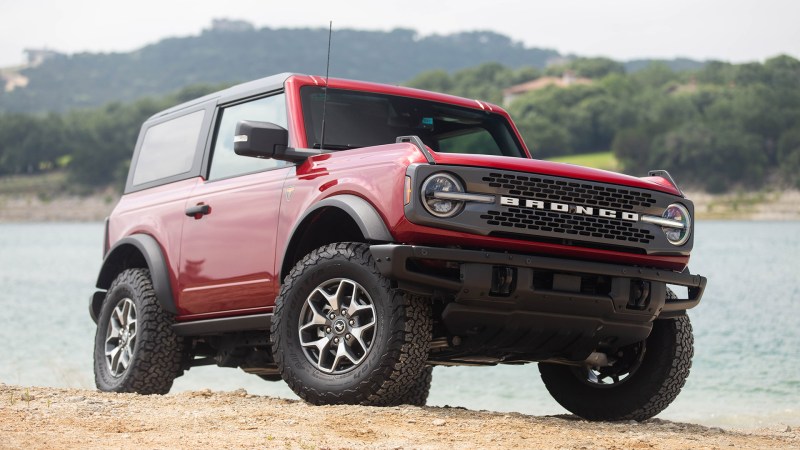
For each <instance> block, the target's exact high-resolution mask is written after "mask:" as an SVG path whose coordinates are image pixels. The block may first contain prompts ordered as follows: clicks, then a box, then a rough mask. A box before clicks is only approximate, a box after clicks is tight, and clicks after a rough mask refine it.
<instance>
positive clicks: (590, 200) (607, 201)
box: [405, 164, 693, 254]
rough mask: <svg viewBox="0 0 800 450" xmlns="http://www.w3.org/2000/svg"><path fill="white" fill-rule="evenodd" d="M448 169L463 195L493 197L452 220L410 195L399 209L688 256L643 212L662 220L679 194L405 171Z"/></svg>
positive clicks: (475, 172)
mask: <svg viewBox="0 0 800 450" xmlns="http://www.w3.org/2000/svg"><path fill="white" fill-rule="evenodd" d="M441 171H447V172H451V173H452V174H454V175H455V176H457V177H458V178H460V179H461V180H462V181H463V182H464V188H465V190H466V191H467V192H470V193H474V194H483V195H491V196H493V197H494V201H493V202H491V203H483V202H467V203H466V204H465V207H464V209H463V211H461V213H459V214H458V215H456V216H455V217H452V218H446V219H445V218H438V217H433V216H431V215H430V214H429V213H427V211H426V210H425V208H424V206H423V205H422V204H421V203H420V201H421V197H419V196H413V198H412V201H411V203H409V204H408V205H407V206H406V208H405V214H406V217H407V218H408V219H409V220H410V221H411V222H412V223H414V224H419V225H427V226H431V227H437V228H444V229H449V230H456V231H461V232H465V233H470V234H476V235H483V236H496V237H501V238H505V239H517V240H526V241H533V242H540V243H546V244H557V245H566V246H571V247H583V248H592V249H600V250H609V251H614V252H626V253H636V254H677V253H679V252H680V253H681V254H686V253H683V252H688V251H689V250H690V248H691V244H688V246H683V247H682V248H680V249H676V247H675V246H674V245H672V244H670V243H669V241H667V239H666V237H665V235H664V233H663V231H662V229H661V227H660V226H658V225H656V224H653V223H649V222H644V221H642V220H641V217H642V216H645V215H647V216H656V217H660V216H661V215H662V214H663V212H664V210H665V209H666V208H667V206H668V205H669V204H671V203H674V202H678V201H679V202H681V203H682V204H684V205H686V206H687V207H688V208H689V209H690V213H693V208H692V204H691V202H689V201H687V200H685V199H682V198H681V197H679V196H676V195H673V194H669V193H666V192H660V191H659V190H657V189H653V190H650V189H647V188H646V187H644V186H635V187H631V186H626V185H622V184H611V183H605V182H601V181H594V180H588V179H587V180H581V179H574V178H566V177H559V176H553V175H547V174H540V173H533V172H519V171H510V170H501V169H497V168H487V167H465V166H448V167H445V166H441V165H436V166H430V165H424V164H422V165H419V166H413V168H412V169H410V170H409V173H410V174H412V175H413V176H414V179H415V180H419V181H418V183H419V184H420V185H421V183H422V182H423V180H425V179H427V178H428V177H429V176H430V175H432V174H433V173H436V172H441Z"/></svg>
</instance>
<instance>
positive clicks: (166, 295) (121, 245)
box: [91, 234, 178, 316]
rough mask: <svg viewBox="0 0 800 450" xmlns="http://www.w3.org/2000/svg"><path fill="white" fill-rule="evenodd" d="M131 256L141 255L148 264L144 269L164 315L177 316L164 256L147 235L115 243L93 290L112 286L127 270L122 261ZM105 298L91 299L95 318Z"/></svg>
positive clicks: (95, 296) (104, 261)
mask: <svg viewBox="0 0 800 450" xmlns="http://www.w3.org/2000/svg"><path fill="white" fill-rule="evenodd" d="M131 252H138V253H139V254H141V255H142V258H143V259H144V261H145V263H146V264H147V268H148V269H149V270H150V278H151V281H152V283H153V289H154V290H155V292H156V297H158V302H159V303H160V304H161V307H162V308H164V310H165V311H167V312H170V313H172V314H178V308H177V306H176V305H175V299H174V298H173V296H172V285H171V283H170V279H169V270H168V269H167V264H166V259H165V258H164V253H163V252H162V251H161V246H160V245H158V241H156V240H155V238H153V237H152V236H150V235H147V234H133V235H130V236H127V237H125V238H122V239H120V240H119V241H117V243H116V244H114V246H113V247H112V248H111V250H109V252H108V254H106V257H105V259H104V260H103V266H102V268H101V269H100V275H98V277H97V284H96V286H97V287H98V288H100V289H106V290H107V289H108V288H109V287H111V283H112V282H114V279H115V278H116V277H117V275H118V274H119V272H121V271H122V270H124V269H126V268H127V267H125V266H124V261H125V259H126V257H127V256H128V255H130V254H131ZM104 298H105V295H104V294H103V295H97V294H95V295H94V297H93V299H92V305H91V307H92V310H93V313H94V314H95V316H96V314H97V313H99V312H100V307H101V306H102V301H103V299H104Z"/></svg>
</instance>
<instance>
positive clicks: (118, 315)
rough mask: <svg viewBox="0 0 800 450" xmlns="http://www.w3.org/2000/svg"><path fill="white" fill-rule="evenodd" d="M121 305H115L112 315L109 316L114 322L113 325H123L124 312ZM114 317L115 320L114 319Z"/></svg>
mask: <svg viewBox="0 0 800 450" xmlns="http://www.w3.org/2000/svg"><path fill="white" fill-rule="evenodd" d="M122 308H123V305H117V307H116V308H114V316H113V317H111V319H112V320H111V321H112V322H114V325H116V326H117V327H124V326H125V313H123V311H122ZM114 319H116V320H114Z"/></svg>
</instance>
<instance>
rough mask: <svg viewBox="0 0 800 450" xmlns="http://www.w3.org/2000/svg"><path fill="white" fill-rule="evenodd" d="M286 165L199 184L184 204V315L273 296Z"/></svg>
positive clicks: (250, 304) (257, 303) (255, 303)
mask: <svg viewBox="0 0 800 450" xmlns="http://www.w3.org/2000/svg"><path fill="white" fill-rule="evenodd" d="M290 170H291V169H290V168H282V169H276V170H269V171H266V172H260V173H254V174H250V175H244V176H241V177H236V178H229V179H225V180H218V181H213V182H206V181H201V182H199V183H198V184H197V186H196V187H195V189H194V191H193V192H192V197H191V199H190V200H189V202H188V205H190V206H191V205H198V204H206V205H209V206H210V207H211V212H210V213H209V214H206V215H205V216H202V217H200V218H199V219H195V218H191V217H186V221H185V224H184V227H183V240H182V246H181V256H180V258H181V263H180V268H181V270H180V274H179V276H178V290H179V296H178V297H177V299H178V310H179V311H180V312H181V313H182V314H184V313H185V314H205V313H215V312H220V311H231V310H242V309H252V308H263V307H265V306H271V305H273V304H274V298H275V279H276V275H275V267H274V261H275V260H274V256H273V255H274V254H275V244H276V243H275V229H277V227H278V212H279V210H280V204H281V190H282V189H283V180H284V179H285V178H286V175H287V173H288V172H289V171H290Z"/></svg>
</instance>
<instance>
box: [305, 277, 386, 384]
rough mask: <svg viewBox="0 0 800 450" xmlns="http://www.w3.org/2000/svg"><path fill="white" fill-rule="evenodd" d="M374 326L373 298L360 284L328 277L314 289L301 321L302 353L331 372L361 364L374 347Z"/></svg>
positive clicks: (321, 368) (341, 370)
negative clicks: (328, 278)
mask: <svg viewBox="0 0 800 450" xmlns="http://www.w3.org/2000/svg"><path fill="white" fill-rule="evenodd" d="M375 329H376V320H375V307H374V305H373V303H372V298H371V297H370V296H369V294H368V293H367V291H366V289H364V288H363V287H362V286H361V285H360V284H358V283H357V282H355V281H353V280H349V279H346V278H335V279H332V280H328V281H325V282H323V283H322V284H320V285H319V286H317V287H316V288H315V289H314V290H313V291H311V294H309V296H308V298H306V301H305V304H303V309H302V310H301V311H300V321H299V324H298V333H299V335H300V345H301V346H302V347H303V353H304V354H305V355H306V358H307V359H308V361H309V362H310V363H311V364H313V365H314V366H315V367H316V368H317V369H318V370H320V371H321V372H324V373H328V374H340V373H345V372H349V371H350V370H353V369H355V368H356V367H358V365H359V364H360V363H361V361H363V360H364V358H366V357H367V355H368V354H369V351H370V349H371V348H372V343H373V337H374V336H375Z"/></svg>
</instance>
